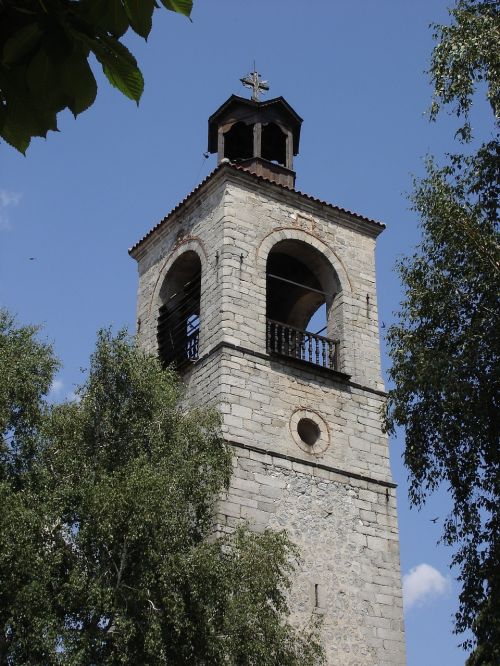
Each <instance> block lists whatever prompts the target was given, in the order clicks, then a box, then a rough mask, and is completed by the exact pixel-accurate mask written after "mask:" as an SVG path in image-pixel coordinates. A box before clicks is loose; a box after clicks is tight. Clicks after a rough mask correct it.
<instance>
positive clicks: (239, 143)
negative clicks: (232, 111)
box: [224, 122, 253, 160]
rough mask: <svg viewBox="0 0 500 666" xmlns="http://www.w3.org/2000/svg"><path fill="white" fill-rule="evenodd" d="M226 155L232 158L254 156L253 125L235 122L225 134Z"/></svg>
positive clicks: (238, 158) (239, 158) (240, 158)
mask: <svg viewBox="0 0 500 666" xmlns="http://www.w3.org/2000/svg"><path fill="white" fill-rule="evenodd" d="M224 157H227V158H228V159H230V160H245V159H248V158H249V157H253V125H246V124H245V123H243V122H239V123H235V124H234V125H233V126H232V127H231V129H230V130H229V131H228V132H226V133H225V134H224Z"/></svg>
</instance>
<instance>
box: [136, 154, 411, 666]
mask: <svg viewBox="0 0 500 666" xmlns="http://www.w3.org/2000/svg"><path fill="white" fill-rule="evenodd" d="M379 231H380V229H378V228H376V226H375V225H370V223H367V222H365V221H363V220H359V219H355V218H354V217H353V216H352V215H349V214H348V213H344V212H342V211H340V210H338V211H337V210H333V209H331V208H328V207H327V206H325V205H323V204H321V203H318V202H315V201H309V200H307V199H306V198H299V199H297V195H296V194H294V193H293V192H289V191H287V190H285V189H282V188H278V187H276V186H274V185H272V184H270V183H266V182H265V181H262V180H259V179H258V178H255V177H253V176H251V175H250V174H246V173H242V172H240V171H237V170H235V169H233V168H232V167H229V166H228V167H224V168H220V170H219V171H218V172H216V173H215V174H214V175H213V176H212V177H211V178H209V179H208V181H207V182H206V183H205V184H204V185H203V186H202V187H201V188H200V190H199V191H198V192H197V193H195V194H194V195H193V196H192V197H191V198H190V199H188V200H187V201H186V202H185V203H184V204H181V205H180V207H178V209H176V210H175V211H174V213H173V214H172V215H171V217H170V218H169V220H168V221H167V223H165V224H164V225H161V226H160V227H159V228H158V229H157V230H156V231H155V232H154V233H153V234H152V235H150V236H149V237H148V238H147V239H146V241H145V242H144V243H143V244H142V245H141V246H140V247H139V248H138V249H137V250H136V251H135V252H134V256H135V258H136V259H137V261H138V264H139V293H138V320H139V322H140V323H139V336H140V339H141V341H142V344H143V345H144V346H145V347H146V348H147V349H149V350H151V351H155V350H156V322H157V316H158V308H159V305H160V303H159V293H160V288H161V285H162V283H163V280H164V279H165V275H166V274H167V272H168V269H169V268H170V266H171V265H172V264H173V262H174V261H175V260H176V258H177V257H178V256H180V254H182V253H183V252H185V251H186V250H194V251H195V252H197V254H198V256H199V257H200V260H201V264H202V281H201V284H202V291H201V313H200V322H201V326H200V349H199V355H200V358H199V360H198V362H197V363H195V364H194V365H192V366H191V367H190V368H188V369H187V370H185V371H184V374H183V379H184V382H185V384H186V394H185V403H186V405H190V404H191V405H214V406H216V407H218V408H219V410H220V411H221V414H222V418H223V432H224V436H225V437H226V439H227V441H228V442H230V443H231V445H232V446H233V449H234V461H233V462H234V474H233V478H232V482H231V486H230V489H229V491H228V493H227V495H226V496H225V497H224V498H223V500H222V501H221V504H220V524H219V529H220V530H221V531H228V530H232V529H234V527H235V526H236V525H237V524H238V522H240V521H242V520H244V521H248V522H249V523H250V525H251V526H252V527H253V528H254V529H256V530H261V529H264V527H266V526H269V527H272V528H276V529H286V530H287V531H288V532H289V533H290V535H291V536H292V538H293V540H294V541H295V542H296V543H297V544H298V546H299V548H300V550H301V554H302V560H303V561H302V564H301V567H300V571H299V572H298V573H297V576H296V578H295V579H294V587H293V590H292V593H291V606H292V609H293V618H292V619H293V621H294V622H296V623H298V624H301V623H304V622H307V620H308V619H309V618H310V617H311V614H312V613H315V614H319V615H320V616H321V618H322V623H323V625H322V626H323V628H322V632H323V640H324V644H325V648H326V651H327V658H328V664H332V665H333V664H335V665H338V666H385V665H387V666H389V665H395V664H397V665H399V666H403V665H404V663H405V655H404V633H403V626H402V603H401V580H400V571H399V552H398V531H397V519H396V505H395V492H394V485H393V484H392V483H391V473H390V468H389V460H388V446H387V439H386V437H385V435H383V434H382V432H381V429H380V407H381V405H382V401H383V399H384V393H383V383H382V380H381V376H380V359H379V338H378V321H377V306H376V290H375V266H374V249H375V237H376V236H377V234H378V233H379ZM287 239H289V240H298V241H302V242H305V243H307V244H309V245H311V246H312V247H314V248H315V249H316V250H317V251H318V252H320V253H321V254H322V255H323V256H324V257H326V259H327V260H328V261H329V262H330V264H331V266H332V269H333V270H334V271H335V273H336V276H337V280H338V282H339V283H340V285H341V290H342V291H341V295H340V296H339V297H337V298H338V299H340V300H337V305H336V307H335V308H334V309H333V312H334V313H335V319H336V321H335V322H330V326H329V331H330V335H331V334H332V333H331V331H335V335H340V337H341V349H340V370H341V371H342V373H344V374H343V375H342V374H338V373H337V374H336V373H333V372H331V371H328V370H322V369H319V368H317V367H314V366H312V365H307V364H304V363H301V362H300V361H292V360H290V359H286V360H285V359H280V358H279V357H270V356H268V355H267V352H266V261H267V256H268V253H269V252H270V250H271V249H272V247H273V245H274V244H275V243H277V242H279V241H281V240H287ZM348 376H350V379H349V377H348ZM300 418H310V419H312V420H314V421H315V422H316V424H317V425H318V427H319V429H320V437H319V439H318V441H317V442H315V444H314V445H313V446H309V445H305V443H304V442H303V441H302V440H301V439H300V437H299V436H298V434H297V423H298V421H299V419H300ZM316 586H317V587H316Z"/></svg>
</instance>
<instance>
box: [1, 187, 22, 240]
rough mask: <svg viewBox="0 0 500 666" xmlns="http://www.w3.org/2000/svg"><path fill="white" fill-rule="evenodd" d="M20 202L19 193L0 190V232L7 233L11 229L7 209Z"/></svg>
mask: <svg viewBox="0 0 500 666" xmlns="http://www.w3.org/2000/svg"><path fill="white" fill-rule="evenodd" d="M20 201H21V195H20V194H19V192H9V191H8V190H3V189H1V188H0V231H8V230H9V229H10V228H11V224H10V219H9V215H8V208H9V207H13V206H17V205H18V204H19V202H20Z"/></svg>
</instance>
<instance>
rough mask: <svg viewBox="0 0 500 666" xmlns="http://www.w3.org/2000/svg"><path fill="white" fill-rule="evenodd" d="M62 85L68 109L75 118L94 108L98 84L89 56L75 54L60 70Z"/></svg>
mask: <svg viewBox="0 0 500 666" xmlns="http://www.w3.org/2000/svg"><path fill="white" fill-rule="evenodd" d="M60 72H61V84H62V87H63V90H64V92H65V93H66V95H67V96H68V98H69V99H68V107H69V109H70V110H71V111H72V113H73V115H74V116H77V115H78V114H79V113H82V111H85V110H86V109H88V108H89V106H92V104H93V103H94V100H95V98H96V95H97V83H96V81H95V78H94V75H93V73H92V70H91V69H90V66H89V64H88V62H87V56H86V55H85V54H84V53H73V54H72V55H71V57H70V58H67V59H66V60H65V61H64V62H63V63H62V64H61V68H60Z"/></svg>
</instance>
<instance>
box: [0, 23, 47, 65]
mask: <svg viewBox="0 0 500 666" xmlns="http://www.w3.org/2000/svg"><path fill="white" fill-rule="evenodd" d="M41 35H42V31H41V30H40V26H39V25H38V23H29V24H28V25H26V26H24V28H21V30H18V31H17V32H15V33H14V34H13V35H12V37H10V38H9V39H8V40H7V41H6V42H5V45H4V47H3V63H4V65H11V64H13V63H15V62H19V60H21V59H22V58H24V56H26V55H28V54H29V53H30V51H32V50H33V49H34V48H35V46H36V45H37V44H38V42H39V41H40V37H41Z"/></svg>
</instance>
